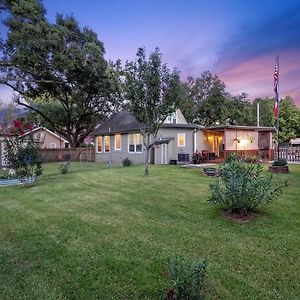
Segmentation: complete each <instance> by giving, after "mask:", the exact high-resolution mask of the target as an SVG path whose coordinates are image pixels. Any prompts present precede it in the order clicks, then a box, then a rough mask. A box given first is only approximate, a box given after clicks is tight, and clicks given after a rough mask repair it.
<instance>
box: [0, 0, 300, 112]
mask: <svg viewBox="0 0 300 300" xmlns="http://www.w3.org/2000/svg"><path fill="white" fill-rule="evenodd" d="M43 3H44V5H45V7H46V9H47V16H48V18H49V20H50V21H51V22H54V20H55V15H56V13H57V12H61V13H63V14H73V15H74V16H75V17H76V19H77V20H78V21H79V23H80V25H81V26H89V27H90V28H92V29H93V30H94V31H95V32H96V33H97V34H98V37H99V39H100V40H101V41H103V43H104V46H105V49H106V58H108V59H112V60H116V59H118V58H120V59H121V60H122V61H123V62H125V61H126V60H132V59H133V58H134V57H135V53H136V50H137V48H138V47H141V46H143V47H146V49H147V51H148V52H150V51H151V50H153V49H154V48H155V47H159V48H160V50H161V52H162V53H163V58H164V62H166V63H167V64H168V65H169V67H177V68H178V69H179V70H180V71H181V76H182V79H183V80H184V79H185V78H186V77H187V76H194V77H197V76H199V75H200V74H201V73H202V72H203V71H204V70H210V71H212V72H214V73H216V74H217V75H218V76H219V77H220V78H221V79H222V80H223V81H224V82H225V84H226V86H227V88H228V90H229V91H230V92H232V93H233V94H238V93H242V92H246V93H247V94H249V97H250V98H251V99H253V98H255V97H260V96H262V97H264V96H270V97H273V71H274V63H275V57H276V55H277V54H278V55H279V59H280V96H281V97H284V96H286V95H290V96H292V97H293V98H294V99H295V101H296V103H297V105H298V106H299V107H300V1H297V0H284V1H283V0H282V1H278V0H275V1H274V0H273V1H269V0H252V1H242V0H227V1H225V0H223V1H221V0H219V1H217V0H211V1H201V0H199V1H197V0H189V1H188V0H186V1H183V0H181V1H179V0H178V1H176V0H160V1H159V0H110V1H104V0H103V1H100V0H86V1H82V0H73V1H67V0H44V1H43ZM0 91H1V92H2V93H1V96H2V97H1V98H5V97H6V98H7V97H9V93H8V91H7V90H5V89H3V88H2V89H1V90H0Z"/></svg>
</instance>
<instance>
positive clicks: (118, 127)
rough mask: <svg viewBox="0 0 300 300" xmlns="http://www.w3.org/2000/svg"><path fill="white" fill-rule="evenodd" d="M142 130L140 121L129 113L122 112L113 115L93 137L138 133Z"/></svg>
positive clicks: (97, 129)
mask: <svg viewBox="0 0 300 300" xmlns="http://www.w3.org/2000/svg"><path fill="white" fill-rule="evenodd" d="M139 129H140V123H139V122H138V120H137V119H136V118H135V117H134V116H133V115H132V114H131V113H130V112H128V111H121V112H118V113H115V114H113V115H112V116H111V117H109V118H108V119H107V120H106V121H105V122H104V123H102V124H101V125H100V126H98V127H97V128H96V129H95V130H94V131H93V135H101V134H110V133H122V132H127V131H137V130H139Z"/></svg>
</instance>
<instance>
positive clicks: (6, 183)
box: [0, 177, 35, 187]
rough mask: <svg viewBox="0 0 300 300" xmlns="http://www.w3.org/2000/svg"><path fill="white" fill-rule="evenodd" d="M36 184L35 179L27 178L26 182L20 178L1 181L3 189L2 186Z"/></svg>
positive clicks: (0, 184)
mask: <svg viewBox="0 0 300 300" xmlns="http://www.w3.org/2000/svg"><path fill="white" fill-rule="evenodd" d="M34 182H35V177H33V178H27V179H25V180H20V179H18V178H13V179H0V187H2V186H13V185H21V184H32V183H34Z"/></svg>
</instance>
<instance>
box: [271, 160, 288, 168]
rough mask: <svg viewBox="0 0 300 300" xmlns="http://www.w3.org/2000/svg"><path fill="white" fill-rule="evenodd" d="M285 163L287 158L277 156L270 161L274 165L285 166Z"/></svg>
mask: <svg viewBox="0 0 300 300" xmlns="http://www.w3.org/2000/svg"><path fill="white" fill-rule="evenodd" d="M286 165H287V160H286V159H284V158H279V159H277V160H274V161H273V163H272V166H274V167H285V166H286Z"/></svg>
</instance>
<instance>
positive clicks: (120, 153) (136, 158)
mask: <svg viewBox="0 0 300 300" xmlns="http://www.w3.org/2000/svg"><path fill="white" fill-rule="evenodd" d="M102 138H103V141H102V142H103V146H102V148H103V149H102V150H103V151H104V136H103V137H102ZM95 146H96V147H95V149H96V150H95V151H96V154H95V160H96V162H109V161H111V162H112V163H115V164H121V163H122V160H123V159H124V158H125V157H128V158H130V159H131V160H132V161H133V163H134V164H139V163H144V152H142V153H131V152H130V153H129V152H128V134H127V133H126V134H121V150H115V135H114V134H112V135H110V152H102V153H97V139H95Z"/></svg>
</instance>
